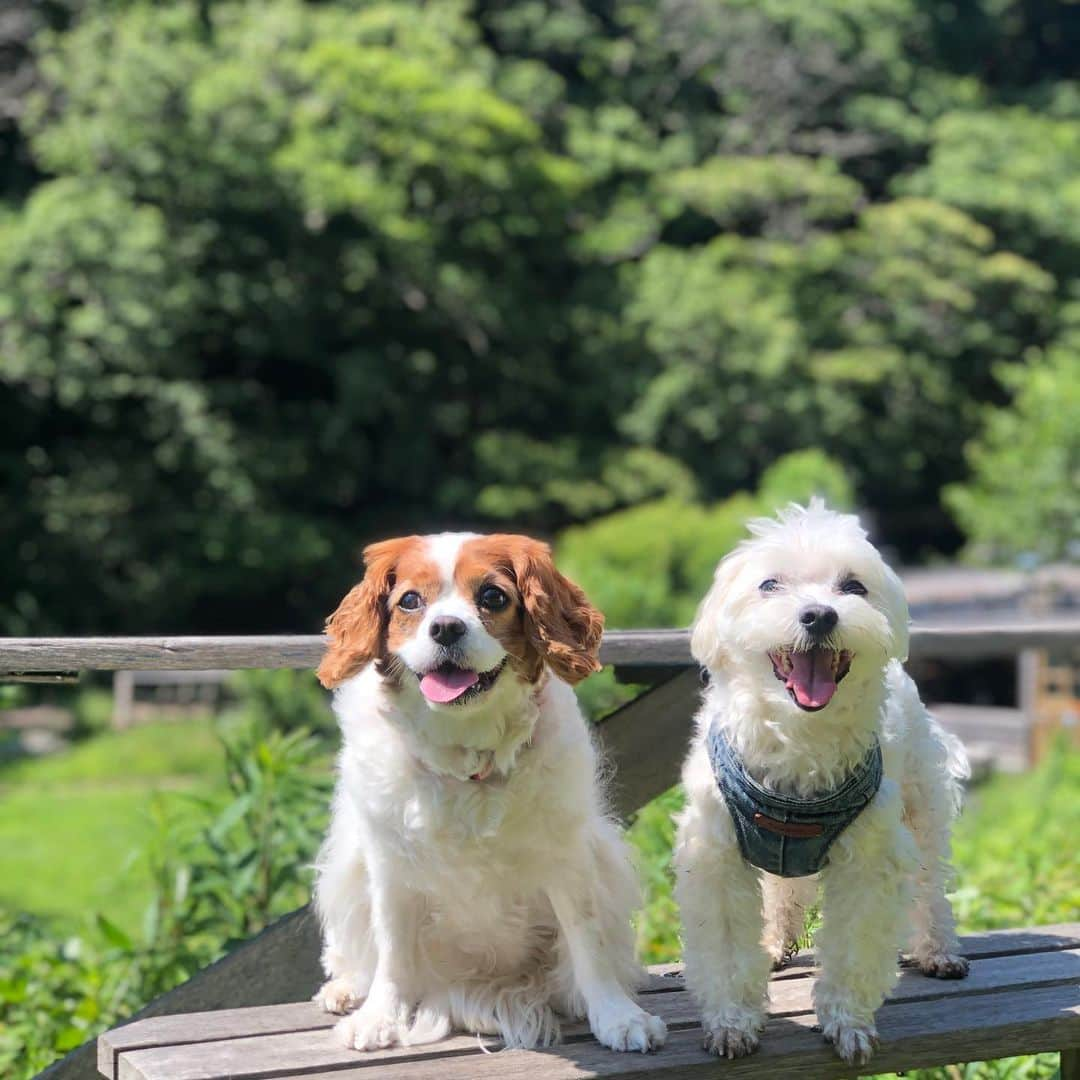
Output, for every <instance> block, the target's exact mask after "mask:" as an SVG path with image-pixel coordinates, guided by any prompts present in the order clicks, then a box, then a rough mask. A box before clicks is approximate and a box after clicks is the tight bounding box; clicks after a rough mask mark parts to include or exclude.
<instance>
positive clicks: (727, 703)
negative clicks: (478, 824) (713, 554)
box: [675, 500, 967, 1064]
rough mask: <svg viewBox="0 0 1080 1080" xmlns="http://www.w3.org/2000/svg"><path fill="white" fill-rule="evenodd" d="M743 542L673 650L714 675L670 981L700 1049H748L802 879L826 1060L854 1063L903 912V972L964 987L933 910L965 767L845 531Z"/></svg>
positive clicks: (893, 602) (825, 520) (772, 523)
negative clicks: (689, 1011)
mask: <svg viewBox="0 0 1080 1080" xmlns="http://www.w3.org/2000/svg"><path fill="white" fill-rule="evenodd" d="M749 528H750V532H751V534H752V539H749V540H747V541H745V542H744V543H743V544H741V545H740V546H739V547H738V548H737V549H736V550H735V551H734V552H732V553H731V554H730V555H728V556H727V557H726V558H725V559H724V560H723V561H722V562H721V563H720V565H719V566H718V567H717V570H716V577H715V581H714V584H713V586H712V588H711V590H710V591H709V593H708V595H707V596H706V597H705V599H704V601H703V602H702V604H701V607H700V609H699V611H698V614H697V619H696V621H695V624H694V627H693V633H692V638H691V647H692V651H693V654H694V656H695V657H696V658H697V659H698V660H699V661H700V662H701V663H702V664H703V665H705V667H706V668H708V670H709V672H710V674H711V676H712V678H711V683H710V686H709V688H708V690H707V691H706V694H705V699H704V703H703V705H702V708H701V710H700V712H699V713H698V716H697V734H696V737H695V740H694V743H693V747H692V749H691V752H690V755H689V757H688V759H687V762H686V765H685V767H684V770H683V781H684V784H685V786H686V793H687V799H688V803H687V806H686V809H685V811H684V812H683V813H682V815H681V818H680V820H679V830H678V840H677V846H676V853H675V864H676V868H677V874H676V890H677V895H678V898H679V903H680V906H681V908H682V914H683V922H684V925H685V935H686V940H685V945H686V980H687V984H688V986H689V988H690V989H691V991H692V992H693V994H694V996H695V998H696V1000H697V1002H698V1004H699V1006H700V1008H701V1010H702V1026H703V1027H704V1029H705V1046H706V1048H707V1049H710V1050H712V1051H713V1052H714V1053H716V1054H719V1055H721V1056H727V1057H729V1058H730V1057H738V1056H741V1055H743V1054H748V1053H750V1052H752V1051H753V1050H754V1049H756V1047H757V1045H758V1039H759V1036H760V1033H761V1030H762V1028H763V1026H764V1023H765V1016H766V1004H767V994H768V991H767V983H768V974H769V968H770V966H774V967H775V966H779V965H780V964H782V963H783V961H784V959H785V957H786V956H787V955H789V954H790V952H791V950H792V949H793V948H795V947H797V945H796V943H797V940H798V938H799V937H800V935H801V934H802V932H803V928H804V917H805V912H806V910H807V908H808V907H810V906H811V905H812V904H813V903H814V900H815V898H816V895H817V887H818V883H819V881H820V883H821V885H822V887H823V901H822V904H823V917H824V922H823V925H822V927H821V929H820V930H819V931H818V933H817V935H816V945H817V948H818V955H819V958H820V965H821V971H820V974H819V977H818V980H817V982H816V984H815V986H814V1006H815V1009H816V1011H817V1017H818V1020H819V1022H820V1024H821V1027H822V1030H823V1032H824V1035H825V1038H826V1039H827V1040H828V1041H830V1042H831V1043H832V1044H833V1046H834V1047H835V1049H836V1052H837V1053H838V1054H839V1055H840V1057H842V1058H843V1059H844V1060H845V1061H847V1062H849V1063H860V1064H864V1063H866V1062H867V1061H869V1059H870V1057H871V1054H872V1051H873V1047H874V1044H875V1040H876V1029H875V1026H874V1013H875V1011H876V1010H877V1008H878V1007H879V1006H880V1005H881V1003H882V1001H883V999H884V997H885V995H886V994H887V993H888V992H889V990H890V988H891V987H892V986H893V984H894V981H895V979H896V966H897V965H896V960H897V948H898V946H899V945H900V943H901V941H902V938H903V934H904V930H905V926H906V917H907V914H908V911H909V909H910V908H911V907H912V905H913V908H914V925H913V931H914V932H913V935H912V937H911V942H910V945H911V954H912V958H913V960H914V962H915V963H916V964H917V965H918V967H919V968H920V969H921V970H922V971H923V972H924V973H925V974H927V975H933V976H936V977H939V978H962V977H963V976H964V975H965V974H966V973H967V963H966V961H965V960H964V959H963V958H961V957H960V956H959V955H957V940H956V934H955V930H954V923H953V915H952V909H951V907H950V905H949V901H948V900H947V899H946V897H945V885H946V882H947V878H948V874H949V867H948V858H949V831H950V825H951V822H952V819H953V817H954V816H955V814H956V812H957V809H958V807H959V800H960V794H961V789H960V781H961V779H962V778H963V777H965V776H966V775H967V763H966V760H965V757H964V753H963V750H962V748H961V747H960V745H959V743H958V742H957V741H956V740H955V739H954V738H952V737H951V736H949V735H947V734H946V733H945V732H944V731H943V730H942V729H941V728H940V727H939V726H938V724H937V723H936V722H935V721H934V720H933V718H932V717H931V716H930V715H929V714H928V713H927V712H926V709H925V708H924V707H923V705H922V702H921V701H920V700H919V695H918V691H917V690H916V688H915V685H914V683H913V682H912V681H911V679H910V678H909V677H908V676H907V674H906V673H905V672H904V670H903V668H902V666H901V664H902V661H903V660H904V659H906V655H907V644H908V610H907V602H906V600H905V597H904V592H903V587H902V585H901V583H900V580H899V578H898V577H897V576H896V575H895V574H894V573H893V572H892V570H890V569H889V567H888V566H886V565H885V563H884V562H883V561H882V559H881V557H880V555H879V554H878V552H877V551H876V550H875V549H874V547H873V546H872V545H871V544H870V542H869V541H868V540H867V537H866V533H865V532H864V531H863V529H862V528H861V527H860V525H859V522H858V520H857V519H856V518H855V517H852V516H850V515H845V514H838V513H834V512H832V511H830V510H827V509H826V508H825V506H824V504H823V503H822V502H820V501H819V500H814V501H813V502H811V504H810V506H809V507H808V508H803V507H800V506H795V505H792V506H790V507H789V508H788V509H787V510H785V511H783V512H782V513H780V515H779V516H778V518H777V519H762V520H758V521H754V522H751V523H750V526H749ZM879 748H880V749H879ZM751 859H753V860H754V861H753V862H751V861H750V860H751ZM759 868H760V869H759ZM913 894H914V895H913Z"/></svg>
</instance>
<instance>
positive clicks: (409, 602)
mask: <svg viewBox="0 0 1080 1080" xmlns="http://www.w3.org/2000/svg"><path fill="white" fill-rule="evenodd" d="M423 602H424V601H423V599H422V598H421V596H420V594H419V593H418V592H413V591H412V590H410V591H409V592H407V593H402V596H401V599H400V600H398V602H397V606H398V607H399V608H401V610H402V611H418V610H419V608H420V605H421V604H422V603H423Z"/></svg>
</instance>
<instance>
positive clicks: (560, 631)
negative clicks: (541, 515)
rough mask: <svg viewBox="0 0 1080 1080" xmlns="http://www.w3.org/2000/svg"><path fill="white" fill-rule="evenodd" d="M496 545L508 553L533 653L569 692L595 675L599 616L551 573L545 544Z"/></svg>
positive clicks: (520, 539)
mask: <svg viewBox="0 0 1080 1080" xmlns="http://www.w3.org/2000/svg"><path fill="white" fill-rule="evenodd" d="M492 539H493V540H494V539H496V538H495V537H492ZM498 540H499V541H501V542H502V543H503V544H505V546H506V548H507V549H508V554H509V560H510V564H511V567H512V569H513V573H514V579H515V580H516V581H517V587H518V592H519V593H520V594H521V605H522V608H523V609H524V618H525V635H526V637H527V638H528V641H529V644H530V645H531V646H532V648H533V649H535V650H536V651H537V653H539V655H540V657H541V658H542V659H543V660H544V661H545V662H546V663H547V665H548V667H550V668H551V670H552V671H554V672H555V674H556V675H558V676H559V678H560V679H562V680H563V681H564V682H568V683H569V684H570V685H571V686H573V685H575V684H576V683H579V682H581V680H582V679H584V678H585V677H586V676H587V675H591V674H592V673H593V672H594V671H599V670H600V666H601V665H600V639H601V637H602V636H603V633H604V616H603V615H602V614H601V613H600V612H599V611H597V610H596V608H594V607H593V606H592V604H590V603H589V601H588V598H587V597H586V596H585V593H583V592H582V591H581V589H579V588H578V587H577V585H575V584H574V583H573V582H572V581H571V580H570V579H569V578H567V577H565V576H564V575H563V574H560V573H559V571H558V570H556V569H555V563H554V562H553V560H552V558H551V548H549V547H548V545H547V544H543V543H541V542H540V541H539V540H532V539H530V538H529V537H527V536H505V537H499V538H498Z"/></svg>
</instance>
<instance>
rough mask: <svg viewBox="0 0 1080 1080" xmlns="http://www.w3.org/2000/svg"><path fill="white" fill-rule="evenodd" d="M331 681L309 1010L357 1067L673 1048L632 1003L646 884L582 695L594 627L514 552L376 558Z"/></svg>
mask: <svg viewBox="0 0 1080 1080" xmlns="http://www.w3.org/2000/svg"><path fill="white" fill-rule="evenodd" d="M364 558H365V564H366V573H365V576H364V580H363V582H362V583H361V584H360V585H358V586H356V588H354V589H353V590H352V591H351V592H350V593H349V594H348V596H347V597H346V598H345V599H344V600H343V601H342V603H341V606H340V607H339V608H338V610H337V611H336V612H335V613H334V615H333V616H331V618H330V620H329V622H328V624H327V631H328V633H329V636H330V642H331V643H330V647H329V650H328V652H327V654H326V657H325V658H324V660H323V662H322V665H321V666H320V668H319V677H320V679H321V680H322V682H323V683H324V685H326V686H332V687H336V688H337V690H336V694H335V699H334V708H335V711H336V712H337V715H338V719H339V721H340V723H341V730H342V733H343V736H344V742H343V746H342V750H341V755H340V759H339V778H338V785H337V791H336V794H335V798H334V804H333V814H332V819H331V824H330V830H329V834H328V836H327V838H326V841H325V843H324V845H323V848H322V851H321V853H320V855H319V859H318V868H317V869H318V876H317V882H316V894H315V901H316V906H317V909H318V912H319V915H320V916H321V918H322V922H323V927H324V937H325V949H324V954H323V963H324V967H325V969H326V973H327V975H328V976H329V981H328V982H327V983H326V985H325V986H323V988H322V989H321V990H320V991H319V993H318V995H316V1000H318V1001H319V1002H321V1004H322V1005H323V1006H324V1007H325V1008H326V1009H327V1010H328V1011H331V1012H350V1010H355V1011H352V1012H351V1014H350V1015H348V1016H346V1017H345V1018H344V1019H343V1020H342V1021H341V1022H340V1023H339V1024H338V1028H337V1030H338V1032H339V1034H340V1036H341V1038H342V1039H343V1040H344V1042H345V1043H346V1044H347V1045H349V1046H352V1047H355V1048H356V1049H358V1050H371V1049H375V1048H378V1047H385V1046H392V1045H395V1044H401V1045H408V1044H418V1043H424V1042H431V1041H434V1040H436V1039H439V1038H442V1037H443V1036H445V1035H447V1034H448V1033H449V1032H450V1031H451V1030H452V1029H455V1028H456V1029H458V1030H464V1031H469V1032H483V1033H490V1034H497V1035H501V1036H502V1038H503V1040H504V1041H505V1043H506V1044H507V1045H508V1046H533V1045H536V1044H538V1043H541V1044H543V1043H549V1042H551V1041H553V1040H554V1039H555V1038H557V1036H558V1031H559V1025H558V1020H557V1014H561V1015H563V1016H566V1017H570V1018H576V1019H583V1018H586V1017H587V1018H588V1020H589V1023H590V1025H591V1027H592V1030H593V1033H594V1034H595V1035H596V1037H597V1039H599V1041H600V1042H602V1043H603V1044H604V1045H605V1046H609V1047H611V1048H612V1049H614V1050H639V1051H647V1050H651V1049H654V1048H657V1047H659V1046H661V1045H662V1044H663V1042H664V1037H665V1027H664V1024H663V1022H662V1021H661V1020H659V1019H658V1018H656V1017H654V1016H650V1015H649V1014H648V1013H646V1012H644V1011H643V1010H642V1009H641V1008H639V1007H638V1005H637V1004H636V1003H635V1002H634V1000H633V999H632V998H631V997H630V994H631V993H632V991H633V989H634V988H635V984H636V983H637V982H638V981H639V979H640V976H641V971H640V968H639V967H638V966H637V964H636V963H635V960H634V942H633V935H632V929H631V924H630V918H631V914H632V911H633V909H634V907H635V905H636V902H637V885H636V880H635V876H634V872H633V869H632V867H631V864H630V861H629V858H628V854H627V850H626V848H625V845H624V842H623V839H622V837H621V835H620V833H619V830H618V828H617V827H616V825H615V824H614V823H613V822H612V821H611V820H610V819H609V817H608V816H607V814H606V812H605V808H604V805H603V797H602V792H601V787H600V781H599V776H598V767H597V758H596V754H595V752H594V749H593V746H592V743H591V741H590V735H589V731H588V729H587V727H586V724H585V722H584V720H583V718H582V716H581V712H580V710H579V708H578V704H577V701H576V699H575V697H574V692H573V690H572V689H571V684H572V683H576V682H578V681H580V680H581V679H583V678H584V677H585V676H586V675H588V674H589V673H590V672H592V671H595V670H597V669H598V668H599V663H598V662H597V651H598V648H599V644H600V637H601V629H602V626H603V619H602V617H601V616H600V614H599V612H597V611H596V610H595V609H594V608H592V607H591V606H590V605H589V603H588V601H587V600H586V599H585V596H584V594H583V593H582V592H581V590H580V589H578V588H577V587H576V586H575V585H573V584H572V583H571V582H570V581H568V580H567V579H566V578H565V577H563V576H562V575H561V574H560V573H559V572H558V571H557V570H556V569H555V567H554V565H553V564H552V561H551V556H550V552H549V550H548V548H547V547H546V546H545V545H544V544H541V543H539V542H537V541H535V540H530V539H528V538H527V537H521V536H475V535H472V534H443V535H439V536H430V537H420V536H413V537H406V538H403V539H400V540H390V541H386V542H384V543H380V544H373V545H372V546H371V547H369V548H368V549H367V550H366V551H365V553H364Z"/></svg>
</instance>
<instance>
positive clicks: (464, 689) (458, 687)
mask: <svg viewBox="0 0 1080 1080" xmlns="http://www.w3.org/2000/svg"><path fill="white" fill-rule="evenodd" d="M505 666H506V657H503V659H502V660H501V661H500V662H499V664H498V665H497V666H496V667H493V668H492V669H491V670H490V671H471V670H470V669H468V668H460V667H458V666H457V665H456V664H451V663H449V662H447V663H445V664H440V665H439V666H438V667H437V668H433V669H432V670H431V671H429V672H428V673H427V674H426V675H422V676H421V677H420V692H421V693H422V694H423V695H424V697H426V698H427V699H428V701H431V702H434V703H435V704H437V705H451V704H453V705H464V704H465V702H467V701H472V700H473V699H474V698H477V697H479V696H480V695H481V694H483V693H486V692H487V691H488V690H490V689H491V688H492V687H493V686H494V685H495V680H496V679H497V678H498V677H499V673H500V672H501V671H502V669H503V668H504V667H505Z"/></svg>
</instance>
